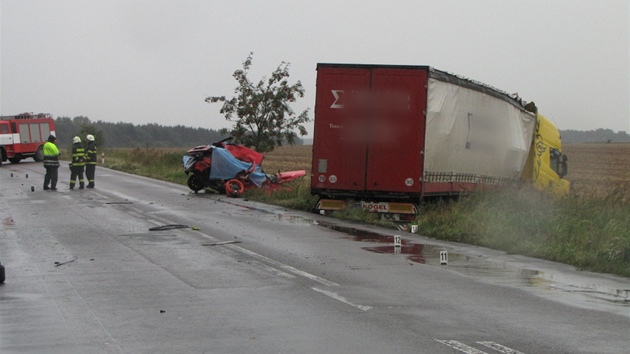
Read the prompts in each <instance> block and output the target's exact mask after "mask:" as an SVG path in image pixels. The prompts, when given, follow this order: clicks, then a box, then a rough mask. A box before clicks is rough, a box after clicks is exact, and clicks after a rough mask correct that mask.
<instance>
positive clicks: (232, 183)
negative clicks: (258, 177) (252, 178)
mask: <svg viewBox="0 0 630 354" xmlns="http://www.w3.org/2000/svg"><path fill="white" fill-rule="evenodd" d="M243 192H245V185H243V182H241V181H239V180H237V179H231V180H229V181H227V182H226V183H225V194H227V196H228V197H232V198H238V197H240V196H241V195H243Z"/></svg>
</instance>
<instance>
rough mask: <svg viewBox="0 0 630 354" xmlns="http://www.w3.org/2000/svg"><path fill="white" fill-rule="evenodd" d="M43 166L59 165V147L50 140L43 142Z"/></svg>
mask: <svg viewBox="0 0 630 354" xmlns="http://www.w3.org/2000/svg"><path fill="white" fill-rule="evenodd" d="M44 166H57V167H58V166H59V149H57V145H55V143H51V142H50V141H47V142H46V143H45V144H44Z"/></svg>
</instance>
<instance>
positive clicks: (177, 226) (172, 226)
mask: <svg viewBox="0 0 630 354" xmlns="http://www.w3.org/2000/svg"><path fill="white" fill-rule="evenodd" d="M189 227H190V226H188V225H184V224H170V225H162V226H156V227H152V228H150V229H149V231H165V230H174V229H187V228H189Z"/></svg>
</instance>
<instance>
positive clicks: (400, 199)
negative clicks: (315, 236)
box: [311, 63, 569, 214]
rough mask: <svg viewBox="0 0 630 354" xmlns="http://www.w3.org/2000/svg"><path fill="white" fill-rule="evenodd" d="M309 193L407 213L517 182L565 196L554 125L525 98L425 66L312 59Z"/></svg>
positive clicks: (324, 200) (335, 204) (340, 203)
mask: <svg viewBox="0 0 630 354" xmlns="http://www.w3.org/2000/svg"><path fill="white" fill-rule="evenodd" d="M315 100H316V101H315V119H314V122H315V130H314V137H313V160H312V161H313V162H312V163H313V165H312V169H311V171H312V175H311V193H312V194H313V195H317V196H319V197H320V201H319V203H318V205H317V209H320V210H338V209H341V208H343V207H344V206H345V204H346V201H347V200H353V201H360V202H361V203H362V205H363V207H364V208H366V209H369V210H371V211H378V212H390V213H402V214H413V213H415V204H417V203H418V202H420V201H421V200H423V199H425V198H430V197H445V196H458V195H461V194H462V193H466V192H470V191H471V190H473V189H478V188H487V187H491V186H492V187H494V186H503V185H508V184H511V183H513V182H515V181H517V180H525V181H528V182H529V183H532V184H533V185H534V186H536V188H538V189H548V190H551V191H552V192H553V193H554V194H556V195H563V194H566V193H568V190H569V182H568V181H566V180H564V179H563V177H564V175H566V171H567V158H566V156H565V155H563V153H562V149H561V140H560V134H559V131H558V129H557V128H556V127H555V126H554V125H553V124H552V123H551V122H550V121H549V120H548V119H546V118H545V117H543V116H542V115H540V114H538V110H537V108H536V106H535V105H534V104H533V102H530V103H527V102H525V101H523V100H522V99H520V98H519V97H518V96H516V95H510V94H508V93H506V92H503V91H501V90H498V89H496V88H493V87H491V86H488V85H485V84H482V83H480V82H477V81H473V80H469V79H466V78H463V77H460V76H457V75H453V74H450V73H447V72H444V71H440V70H437V69H434V68H432V67H430V66H398V65H363V64H321V63H320V64H318V65H317V91H316V98H315Z"/></svg>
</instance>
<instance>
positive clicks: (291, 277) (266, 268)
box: [245, 261, 295, 279]
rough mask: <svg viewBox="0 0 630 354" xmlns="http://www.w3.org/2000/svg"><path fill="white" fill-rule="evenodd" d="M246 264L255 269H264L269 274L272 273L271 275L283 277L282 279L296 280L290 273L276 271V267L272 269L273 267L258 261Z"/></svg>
mask: <svg viewBox="0 0 630 354" xmlns="http://www.w3.org/2000/svg"><path fill="white" fill-rule="evenodd" d="M245 263H247V264H250V265H253V266H255V267H259V268H262V269H264V270H266V271H268V272H271V273H273V274H275V275H278V276H281V277H285V278H289V279H295V276H293V275H291V274H289V273H285V272H283V271H281V270H278V269H276V268H274V267H271V266H268V265H266V264H263V263H260V262H258V261H246V262H245Z"/></svg>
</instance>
